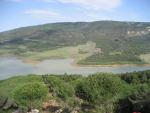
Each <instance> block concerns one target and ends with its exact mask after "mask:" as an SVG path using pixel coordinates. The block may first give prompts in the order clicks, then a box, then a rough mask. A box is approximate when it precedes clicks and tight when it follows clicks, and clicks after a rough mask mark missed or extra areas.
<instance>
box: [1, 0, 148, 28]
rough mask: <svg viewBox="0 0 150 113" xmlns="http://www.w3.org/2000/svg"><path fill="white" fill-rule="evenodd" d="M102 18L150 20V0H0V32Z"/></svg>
mask: <svg viewBox="0 0 150 113" xmlns="http://www.w3.org/2000/svg"><path fill="white" fill-rule="evenodd" d="M99 20H117V21H142V22H150V0H0V31H6V30H10V29H14V28H18V27H23V26H31V25H38V24H45V23H53V22H76V21H99Z"/></svg>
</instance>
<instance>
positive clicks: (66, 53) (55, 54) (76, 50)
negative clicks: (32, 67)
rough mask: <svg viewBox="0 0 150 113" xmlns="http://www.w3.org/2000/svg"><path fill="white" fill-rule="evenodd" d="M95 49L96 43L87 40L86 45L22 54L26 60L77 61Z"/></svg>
mask: <svg viewBox="0 0 150 113" xmlns="http://www.w3.org/2000/svg"><path fill="white" fill-rule="evenodd" d="M94 50H95V43H93V42H87V43H86V44H84V45H78V46H69V47H62V48H58V49H55V50H47V51H42V52H25V53H23V54H21V55H20V56H21V58H22V59H23V60H24V61H25V62H38V61H42V60H45V59H50V58H54V59H56V58H73V59H75V61H76V62H77V61H79V60H81V59H84V58H86V57H88V56H90V55H92V54H93V51H94Z"/></svg>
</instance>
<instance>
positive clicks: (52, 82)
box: [45, 76, 74, 100]
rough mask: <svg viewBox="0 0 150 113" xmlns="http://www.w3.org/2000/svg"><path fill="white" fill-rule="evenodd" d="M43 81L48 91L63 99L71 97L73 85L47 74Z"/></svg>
mask: <svg viewBox="0 0 150 113" xmlns="http://www.w3.org/2000/svg"><path fill="white" fill-rule="evenodd" d="M45 81H46V82H47V85H48V87H49V90H50V92H51V93H53V95H56V96H57V97H59V98H61V99H63V100H66V99H67V98H68V97H72V96H73V94H74V89H73V87H72V86H71V85H69V84H68V83H65V82H64V81H63V80H61V79H60V78H58V77H56V76H55V77H54V76H47V77H45Z"/></svg>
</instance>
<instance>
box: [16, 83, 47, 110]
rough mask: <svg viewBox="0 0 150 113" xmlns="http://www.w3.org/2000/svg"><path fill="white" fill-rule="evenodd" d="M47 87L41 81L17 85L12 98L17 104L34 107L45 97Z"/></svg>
mask: <svg viewBox="0 0 150 113" xmlns="http://www.w3.org/2000/svg"><path fill="white" fill-rule="evenodd" d="M47 95H48V88H47V87H46V86H45V85H44V84H43V83H28V84H25V85H23V86H21V87H17V88H16V89H15V91H14V92H13V98H14V100H15V101H16V103H17V104H18V105H19V106H23V107H28V108H34V107H35V106H39V105H40V103H41V102H42V101H43V100H44V99H46V97H47Z"/></svg>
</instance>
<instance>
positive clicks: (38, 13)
mask: <svg viewBox="0 0 150 113" xmlns="http://www.w3.org/2000/svg"><path fill="white" fill-rule="evenodd" d="M25 14H29V15H30V16H33V17H40V18H45V17H51V16H55V17H56V16H59V14H58V13H56V12H54V11H50V10H46V9H29V10H26V11H25Z"/></svg>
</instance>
